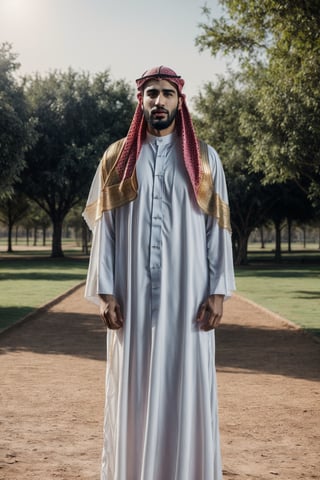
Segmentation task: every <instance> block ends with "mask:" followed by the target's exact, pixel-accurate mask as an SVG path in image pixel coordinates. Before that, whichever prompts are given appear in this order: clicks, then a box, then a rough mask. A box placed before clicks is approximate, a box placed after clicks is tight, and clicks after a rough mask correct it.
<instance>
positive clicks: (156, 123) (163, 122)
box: [143, 106, 178, 130]
mask: <svg viewBox="0 0 320 480" xmlns="http://www.w3.org/2000/svg"><path fill="white" fill-rule="evenodd" d="M157 113H165V114H166V117H164V118H157V116H156V114H157ZM177 113H178V106H177V108H175V109H174V110H172V112H171V113H170V112H169V111H168V110H166V109H165V108H154V109H152V110H151V112H148V111H146V110H144V111H143V114H144V118H145V120H146V122H147V123H148V125H149V126H150V127H151V128H152V129H154V130H165V129H166V128H168V127H170V125H172V123H173V122H174V120H175V118H176V116H177Z"/></svg>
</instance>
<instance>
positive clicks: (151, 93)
mask: <svg viewBox="0 0 320 480" xmlns="http://www.w3.org/2000/svg"><path fill="white" fill-rule="evenodd" d="M180 105H181V98H180V97H179V96H178V92H177V89H176V88H175V87H174V86H173V85H172V84H171V83H170V82H168V81H167V80H157V79H154V80H149V81H148V82H147V83H146V84H145V86H144V90H143V96H142V108H143V113H144V117H145V119H146V122H147V124H148V131H149V132H150V133H152V134H155V135H167V134H168V133H171V132H172V131H173V130H174V127H175V117H176V115H177V112H178V109H179V107H180Z"/></svg>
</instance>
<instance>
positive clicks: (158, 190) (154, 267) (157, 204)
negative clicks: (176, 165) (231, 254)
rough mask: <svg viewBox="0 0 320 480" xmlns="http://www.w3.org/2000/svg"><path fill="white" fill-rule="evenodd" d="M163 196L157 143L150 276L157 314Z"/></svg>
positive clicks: (161, 162) (153, 308)
mask: <svg viewBox="0 0 320 480" xmlns="http://www.w3.org/2000/svg"><path fill="white" fill-rule="evenodd" d="M162 194H163V157H162V155H161V141H158V140H157V141H156V155H155V160H154V176H153V198H152V212H151V238H150V274H151V296H152V298H151V301H152V312H153V313H155V312H156V311H157V310H158V308H159V303H160V278H161V232H162Z"/></svg>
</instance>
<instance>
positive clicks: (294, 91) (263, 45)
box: [196, 0, 320, 205]
mask: <svg viewBox="0 0 320 480" xmlns="http://www.w3.org/2000/svg"><path fill="white" fill-rule="evenodd" d="M220 3H221V4H222V5H223V6H224V7H225V11H226V15H225V16H224V17H222V18H220V19H214V18H211V14H210V11H209V10H208V9H205V14H206V15H207V22H206V23H203V24H202V25H201V28H202V33H201V34H200V35H199V36H198V38H197V41H196V42H197V44H198V45H199V47H200V49H209V50H210V51H211V53H212V54H213V55H216V54H217V53H218V52H220V53H221V52H222V53H223V54H225V55H229V54H234V55H237V57H238V59H239V64H240V67H241V71H242V81H243V82H244V83H246V84H247V85H248V86H249V87H250V90H251V92H252V95H254V96H255V97H256V99H257V102H256V109H255V110H254V111H252V112H251V114H250V115H248V116H247V119H246V122H245V121H244V119H243V128H244V131H243V133H245V134H246V135H247V136H248V137H250V138H251V152H250V153H251V155H250V162H251V165H252V166H253V167H254V169H255V170H256V171H261V172H263V175H264V179H265V181H266V182H278V181H279V180H280V182H283V181H287V180H295V181H296V182H298V184H299V185H300V187H301V188H304V189H305V191H307V193H308V195H309V197H310V198H311V199H312V201H313V204H314V205H317V204H318V205H319V204H320V123H319V110H320V35H319V31H320V2H319V0H317V1H314V0H303V1H302V0H294V1H291V0H283V1H281V2H279V1H277V0H265V1H264V2H261V1H258V0H252V1H250V2H248V1H247V0H221V1H220Z"/></svg>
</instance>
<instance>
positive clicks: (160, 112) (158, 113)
mask: <svg viewBox="0 0 320 480" xmlns="http://www.w3.org/2000/svg"><path fill="white" fill-rule="evenodd" d="M167 114H168V112H167V111H166V110H154V111H153V112H151V115H152V116H153V117H155V118H163V117H165V116H166V115H167Z"/></svg>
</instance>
